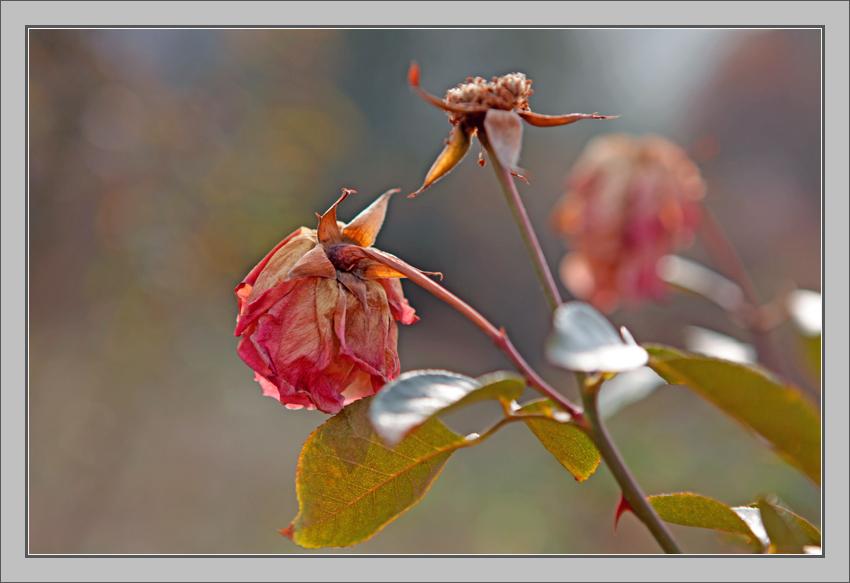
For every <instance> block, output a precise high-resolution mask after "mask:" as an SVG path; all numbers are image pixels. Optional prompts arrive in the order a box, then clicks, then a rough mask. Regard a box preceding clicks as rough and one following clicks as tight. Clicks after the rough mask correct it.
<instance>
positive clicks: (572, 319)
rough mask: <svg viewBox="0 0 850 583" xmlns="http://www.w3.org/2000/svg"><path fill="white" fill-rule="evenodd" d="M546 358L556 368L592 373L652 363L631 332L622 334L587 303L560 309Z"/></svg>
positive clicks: (574, 303)
mask: <svg viewBox="0 0 850 583" xmlns="http://www.w3.org/2000/svg"><path fill="white" fill-rule="evenodd" d="M546 356H547V358H548V359H549V361H550V362H551V363H552V364H554V365H556V366H560V367H563V368H565V369H567V370H573V371H581V372H588V373H593V372H624V371H627V370H633V369H636V368H640V367H641V366H643V365H645V364H646V363H647V361H648V360H649V355H648V354H647V352H646V350H645V349H644V348H643V347H641V346H638V345H637V344H635V342H634V339H633V338H632V337H631V334H629V333H628V330H626V331H625V334H623V335H621V334H618V333H617V330H615V329H614V326H612V325H611V323H610V322H609V321H608V320H606V319H605V316H603V315H602V314H600V313H599V312H598V311H597V310H596V309H595V308H593V307H591V306H590V305H589V304H585V303H584V302H567V303H566V304H563V305H562V306H561V307H559V308H558V309H557V311H556V312H555V318H554V331H553V332H552V334H551V336H549V339H548V341H547V342H546Z"/></svg>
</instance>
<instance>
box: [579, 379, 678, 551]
mask: <svg viewBox="0 0 850 583" xmlns="http://www.w3.org/2000/svg"><path fill="white" fill-rule="evenodd" d="M577 376H578V378H579V381H580V385H581V391H580V392H581V398H582V401H583V402H584V413H585V417H584V424H583V426H581V427H582V429H583V430H584V431H585V433H587V435H588V436H589V437H590V438H591V439H592V440H593V442H594V443H595V444H596V447H597V448H598V449H599V453H600V454H601V455H602V459H604V460H605V464H606V465H607V466H608V469H610V470H611V473H612V474H613V475H614V479H615V480H617V484H619V485H620V488H621V490H622V491H623V497H624V498H625V499H626V501H627V502H628V503H629V506H630V507H631V509H632V512H634V513H635V515H636V516H637V517H638V518H639V519H640V521H641V522H643V523H644V525H646V528H647V529H649V532H650V533H652V536H653V537H655V540H656V541H658V544H659V545H660V546H661V548H662V549H664V552H665V553H673V554H678V553H681V552H682V551H681V550H679V547H678V545H677V544H676V542H675V541H674V540H673V537H672V536H671V535H670V532H669V531H668V530H667V527H666V526H664V523H663V522H662V521H661V517H659V516H658V513H657V512H656V511H655V509H654V508H653V507H652V505H650V504H649V502H647V500H646V494H644V493H643V491H642V490H641V489H640V486H638V483H637V482H636V481H635V478H634V476H632V474H631V473H630V472H629V469H628V468H627V467H626V464H625V462H624V461H623V458H622V456H620V452H619V451H617V448H616V447H615V446H614V442H613V441H612V440H611V436H610V435H608V431H607V430H606V429H605V426H604V425H603V424H602V419H601V418H600V417H599V411H598V409H597V406H596V397H597V395H598V394H599V387H600V386H601V384H602V379H601V378H600V379H599V380H598V381H597V382H595V383H589V384H586V383H585V382H584V380H585V379H584V375H581V374H579V375H577Z"/></svg>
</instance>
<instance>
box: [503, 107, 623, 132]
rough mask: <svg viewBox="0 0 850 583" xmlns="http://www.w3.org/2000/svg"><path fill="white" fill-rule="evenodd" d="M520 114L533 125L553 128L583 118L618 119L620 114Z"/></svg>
mask: <svg viewBox="0 0 850 583" xmlns="http://www.w3.org/2000/svg"><path fill="white" fill-rule="evenodd" d="M517 113H518V115H519V116H520V117H521V118H522V119H524V120H525V121H527V122H528V123H529V124H531V125H533V126H537V127H539V128H551V127H554V126H564V125H567V124H568V123H573V122H576V121H579V120H582V119H617V118H618V117H620V116H619V115H599V114H598V113H567V114H564V115H543V114H542V113H534V112H531V111H520V112H517Z"/></svg>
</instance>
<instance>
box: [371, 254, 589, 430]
mask: <svg viewBox="0 0 850 583" xmlns="http://www.w3.org/2000/svg"><path fill="white" fill-rule="evenodd" d="M364 251H366V252H367V253H368V255H369V256H370V257H372V258H373V259H375V260H376V261H380V262H381V263H383V264H384V265H387V266H389V267H392V268H393V269H395V270H396V271H398V272H399V273H403V274H404V275H406V276H407V277H408V279H410V280H411V281H412V282H413V283H415V284H417V285H419V286H421V287H423V288H425V289H426V290H428V291H429V292H431V293H432V294H434V295H435V296H437V297H438V298H440V299H441V300H443V301H444V302H446V303H447V304H449V305H450V306H452V307H453V308H454V309H456V310H457V311H458V312H460V313H461V314H463V315H464V316H466V317H467V318H468V319H469V320H470V321H471V322H472V323H473V324H475V325H476V326H478V327H479V328H480V329H481V330H482V331H483V332H484V333H485V334H487V336H489V337H490V338H491V339H492V340H493V343H494V344H495V345H496V346H497V347H498V348H499V349H500V350H501V351H502V352H504V353H505V355H506V356H507V357H508V358H509V359H510V361H511V362H512V363H513V364H514V366H515V367H516V368H517V370H518V371H520V373H522V375H523V376H524V377H525V378H526V380H527V381H528V384H529V385H531V386H532V387H534V388H536V389H538V390H539V391H540V392H542V393H543V394H544V395H546V396H547V397H549V398H550V399H552V400H553V401H555V402H556V403H557V404H558V405H560V406H561V408H563V409H564V411H566V412H567V413H569V414H570V416H572V418H573V420H574V421H575V422H576V423H578V424H581V423H582V422H583V420H584V417H583V415H582V410H581V408H580V407H578V406H577V405H575V404H574V403H572V402H571V401H570V400H569V399H567V398H566V397H565V396H563V395H562V394H561V393H559V392H558V391H556V390H555V389H554V388H552V386H550V385H549V384H548V383H547V382H546V381H545V380H543V379H542V378H540V375H538V374H537V372H535V371H534V369H533V368H531V366H530V365H529V364H528V363H527V362H526V361H525V359H524V358H523V357H522V355H521V354H520V353H519V352H518V351H517V349H516V347H514V345H513V343H512V342H511V340H510V338H508V334H507V332H505V329H504V328H496V327H495V326H494V325H493V324H492V323H490V321H489V320H488V319H487V318H485V317H484V316H482V315H481V314H480V313H479V312H478V311H477V310H475V308H473V307H472V306H470V305H469V304H467V303H466V302H464V301H463V300H462V299H460V298H459V297H457V296H456V295H454V294H453V293H451V292H450V291H449V290H447V289H446V288H444V287H443V286H441V285H440V284H438V283H437V282H435V281H434V280H432V279H431V278H429V277H428V276H426V275H425V274H424V273H422V272H421V271H420V270H418V269H416V268H415V267H413V266H411V265H408V264H407V263H405V262H404V261H402V260H400V259H399V258H397V257H394V256H392V255H390V254H388V253H382V252H380V251H376V250H374V249H364Z"/></svg>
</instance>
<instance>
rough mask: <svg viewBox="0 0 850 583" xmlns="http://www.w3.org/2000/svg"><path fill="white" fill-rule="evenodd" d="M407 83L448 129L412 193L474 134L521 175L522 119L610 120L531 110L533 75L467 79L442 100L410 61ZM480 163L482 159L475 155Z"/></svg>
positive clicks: (457, 157)
mask: <svg viewBox="0 0 850 583" xmlns="http://www.w3.org/2000/svg"><path fill="white" fill-rule="evenodd" d="M408 82H409V83H410V86H411V87H412V88H413V90H414V91H416V92H417V93H418V94H419V96H420V97H422V98H423V99H424V100H425V101H427V102H428V103H431V104H432V105H436V106H437V107H439V108H440V109H442V110H443V111H445V112H446V113H447V114H448V116H449V122H450V123H451V124H452V131H451V134H449V139H448V140H446V146H445V148H443V151H442V153H441V154H440V156H439V157H438V158H437V160H436V161H435V162H434V164H433V165H432V166H431V169H430V170H429V171H428V174H427V175H426V176H425V182H424V183H423V184H422V186H421V187H420V188H419V190H417V191H416V192H414V193H413V194H411V195H410V196H416V195H417V194H419V193H420V192H422V191H423V190H425V189H426V188H428V187H429V186H431V185H432V184H434V183H435V182H436V181H437V180H439V179H440V178H442V177H443V176H445V175H446V174H448V173H449V172H450V171H451V170H452V168H454V167H455V166H456V165H457V164H458V163H459V162H460V161H461V160H462V159H463V158H464V156H466V153H467V152H468V151H469V147H470V146H471V144H472V136H478V140H479V141H480V142H481V144H482V146H483V147H484V148H488V149H491V154H493V155H496V156H497V158H498V160H499V162H500V163H501V164H502V166H504V167H506V168H507V169H508V170H509V171H510V172H511V174H513V175H514V176H519V174H517V173H516V172H515V170H518V168H517V166H516V164H517V161H518V160H519V153H520V149H521V147H522V122H525V123H528V124H531V125H533V126H537V127H552V126H561V125H566V124H570V123H574V122H577V121H578V120H580V119H613V117H619V116H605V115H599V114H598V113H569V114H566V115H542V114H539V113H535V112H533V111H531V108H530V107H529V105H528V98H529V97H531V95H532V94H533V93H534V90H533V89H532V88H531V85H532V81H531V79H528V78H526V76H525V74H523V73H511V74H509V75H504V76H502V77H493V79H492V80H490V81H487V80H485V79H483V78H481V77H468V78H467V79H466V83H461V84H460V85H458V86H457V87H454V88H452V89H449V90H448V91H447V92H446V97H445V99H440V98H439V97H436V96H434V95H431V94H430V93H427V92H426V91H424V90H423V89H422V88H421V87H420V86H419V66H418V65H417V64H416V63H413V64H412V65H411V66H410V71H409V73H408ZM479 163H480V164H482V165H483V164H484V159H483V158H479Z"/></svg>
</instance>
